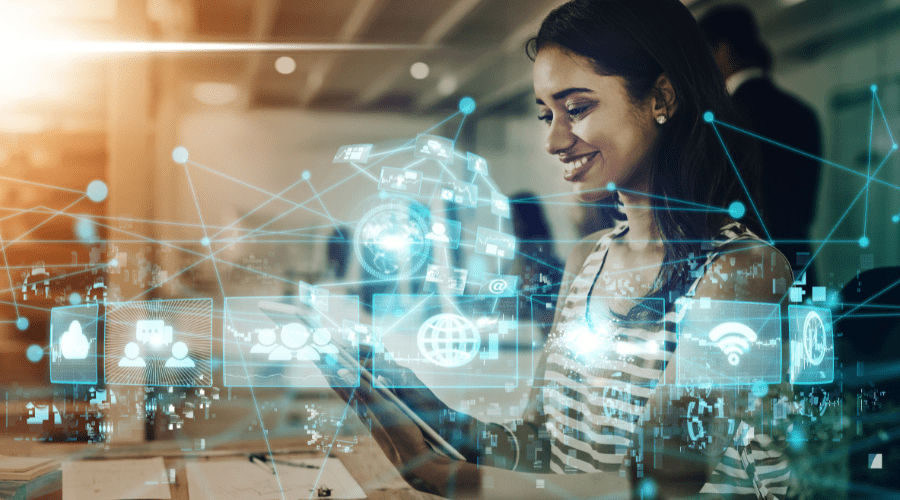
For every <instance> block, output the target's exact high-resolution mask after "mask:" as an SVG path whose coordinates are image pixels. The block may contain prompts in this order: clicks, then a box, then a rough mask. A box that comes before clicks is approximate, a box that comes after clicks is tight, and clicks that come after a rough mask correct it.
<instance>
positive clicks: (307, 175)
mask: <svg viewBox="0 0 900 500" xmlns="http://www.w3.org/2000/svg"><path fill="white" fill-rule="evenodd" d="M311 175H312V174H310V173H309V170H304V171H303V175H302V177H303V180H305V181H308V180H309V178H310V176H311Z"/></svg>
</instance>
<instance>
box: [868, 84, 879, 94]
mask: <svg viewBox="0 0 900 500" xmlns="http://www.w3.org/2000/svg"><path fill="white" fill-rule="evenodd" d="M870 88H871V89H872V92H877V91H878V85H875V84H874V83H873V84H872V86H871V87H870Z"/></svg>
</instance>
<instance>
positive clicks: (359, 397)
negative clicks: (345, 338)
mask: <svg viewBox="0 0 900 500" xmlns="http://www.w3.org/2000/svg"><path fill="white" fill-rule="evenodd" d="M338 375H341V376H343V375H349V371H347V373H346V374H345V373H344V371H343V370H340V371H338ZM333 389H334V391H335V392H337V393H338V395H339V396H341V398H342V399H343V400H344V401H346V402H347V404H353V403H354V401H355V402H356V403H357V404H356V411H357V413H358V414H359V417H360V419H361V420H363V421H364V422H366V421H368V422H370V426H371V433H372V437H373V438H375V442H376V443H378V446H379V447H380V448H381V450H382V451H383V452H384V454H385V455H387V457H388V460H390V461H391V463H392V464H393V465H394V467H396V468H397V470H398V471H399V472H400V475H401V476H402V477H403V479H404V480H406V482H408V483H409V484H410V485H412V486H413V487H414V488H416V489H418V490H422V491H427V492H429V493H436V492H437V491H438V484H435V483H440V482H442V481H441V480H440V478H439V477H438V476H439V473H438V467H437V466H438V465H439V464H444V463H445V462H448V461H449V459H447V458H446V457H443V456H441V455H438V454H437V453H435V452H434V451H433V450H432V449H431V448H430V447H429V446H428V443H427V442H426V441H425V436H423V435H422V431H421V430H420V429H419V427H418V426H417V425H416V424H415V423H414V422H413V421H412V419H411V418H409V417H408V416H407V415H406V414H405V413H404V412H403V410H401V409H400V408H399V407H398V406H397V405H395V404H394V403H393V402H391V401H390V400H388V399H387V398H385V397H383V396H382V395H381V394H379V393H378V391H375V390H373V388H372V386H371V385H370V384H369V383H368V382H367V381H366V380H365V379H364V378H360V381H359V387H358V388H349V387H333Z"/></svg>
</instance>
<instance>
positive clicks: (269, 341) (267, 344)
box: [250, 328, 278, 354]
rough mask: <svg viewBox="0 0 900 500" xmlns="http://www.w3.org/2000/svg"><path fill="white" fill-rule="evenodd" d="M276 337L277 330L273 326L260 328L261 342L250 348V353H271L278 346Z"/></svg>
mask: <svg viewBox="0 0 900 500" xmlns="http://www.w3.org/2000/svg"><path fill="white" fill-rule="evenodd" d="M276 338H277V335H275V330H274V329H272V328H265V329H262V330H259V343H257V344H254V345H253V347H251V348H250V354H260V353H262V354H269V353H270V352H272V351H273V350H274V349H275V348H276V347H278V346H277V345H275V339H276Z"/></svg>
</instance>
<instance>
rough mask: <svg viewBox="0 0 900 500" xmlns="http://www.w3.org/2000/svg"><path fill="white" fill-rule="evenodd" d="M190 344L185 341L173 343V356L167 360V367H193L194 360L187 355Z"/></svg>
mask: <svg viewBox="0 0 900 500" xmlns="http://www.w3.org/2000/svg"><path fill="white" fill-rule="evenodd" d="M187 355H188V346H187V344H185V343H184V342H175V343H174V344H172V357H171V358H169V359H167V360H166V368H193V367H194V366H196V365H195V364H194V360H193V359H191V358H189V357H187Z"/></svg>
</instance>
